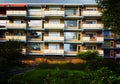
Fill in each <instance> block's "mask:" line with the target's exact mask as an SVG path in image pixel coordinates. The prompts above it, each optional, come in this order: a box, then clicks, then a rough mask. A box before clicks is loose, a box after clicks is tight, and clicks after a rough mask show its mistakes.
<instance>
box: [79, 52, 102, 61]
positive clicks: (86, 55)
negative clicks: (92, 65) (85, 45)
mask: <svg viewBox="0 0 120 84" xmlns="http://www.w3.org/2000/svg"><path fill="white" fill-rule="evenodd" d="M77 56H78V57H79V58H81V59H83V60H88V61H89V60H96V59H100V58H102V57H101V56H99V53H98V51H87V52H79V53H78V54H77Z"/></svg>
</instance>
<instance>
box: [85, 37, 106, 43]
mask: <svg viewBox="0 0 120 84" xmlns="http://www.w3.org/2000/svg"><path fill="white" fill-rule="evenodd" d="M83 41H84V42H90V41H91V42H93V41H95V42H103V41H104V38H103V37H96V38H95V39H94V40H91V39H90V37H83Z"/></svg>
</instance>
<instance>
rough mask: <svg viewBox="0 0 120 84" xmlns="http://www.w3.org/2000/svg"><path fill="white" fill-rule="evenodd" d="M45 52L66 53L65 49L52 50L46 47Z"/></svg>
mask: <svg viewBox="0 0 120 84" xmlns="http://www.w3.org/2000/svg"><path fill="white" fill-rule="evenodd" d="M44 54H64V50H62V49H59V50H52V49H45V50H44Z"/></svg>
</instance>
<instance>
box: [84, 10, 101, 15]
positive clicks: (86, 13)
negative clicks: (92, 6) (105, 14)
mask: <svg viewBox="0 0 120 84" xmlns="http://www.w3.org/2000/svg"><path fill="white" fill-rule="evenodd" d="M82 15H83V16H101V12H99V11H83V12H82Z"/></svg>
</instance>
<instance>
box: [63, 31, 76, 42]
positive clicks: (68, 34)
mask: <svg viewBox="0 0 120 84" xmlns="http://www.w3.org/2000/svg"><path fill="white" fill-rule="evenodd" d="M72 39H77V33H76V32H65V40H72Z"/></svg>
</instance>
